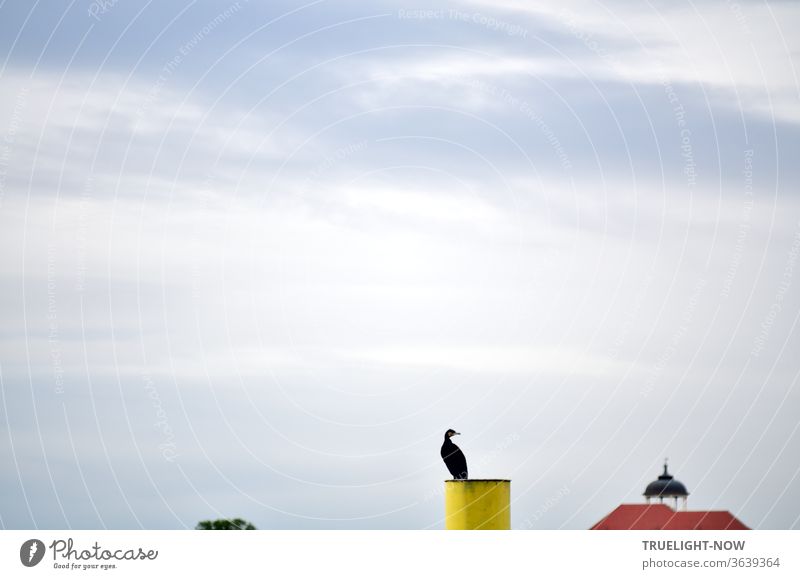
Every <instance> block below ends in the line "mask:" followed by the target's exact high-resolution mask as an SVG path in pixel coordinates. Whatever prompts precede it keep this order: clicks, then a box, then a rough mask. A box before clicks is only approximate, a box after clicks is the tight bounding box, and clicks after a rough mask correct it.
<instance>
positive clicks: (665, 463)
mask: <svg viewBox="0 0 800 579" xmlns="http://www.w3.org/2000/svg"><path fill="white" fill-rule="evenodd" d="M668 460H669V459H668V458H665V459H664V475H666V474H667V461H668Z"/></svg>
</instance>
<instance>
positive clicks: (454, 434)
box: [453, 432, 461, 436]
mask: <svg viewBox="0 0 800 579" xmlns="http://www.w3.org/2000/svg"><path fill="white" fill-rule="evenodd" d="M457 434H461V433H460V432H455V433H453V436H456V435H457Z"/></svg>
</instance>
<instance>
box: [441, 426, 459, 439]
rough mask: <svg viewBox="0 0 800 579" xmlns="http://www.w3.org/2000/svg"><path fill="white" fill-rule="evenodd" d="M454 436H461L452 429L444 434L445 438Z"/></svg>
mask: <svg viewBox="0 0 800 579" xmlns="http://www.w3.org/2000/svg"><path fill="white" fill-rule="evenodd" d="M456 434H461V433H460V432H456V431H455V430H453V429H452V428H451V429H450V430H448V431H447V432H445V433H444V437H445V438H453V437H454V436H455V435H456Z"/></svg>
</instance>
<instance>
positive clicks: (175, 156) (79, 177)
mask: <svg viewBox="0 0 800 579" xmlns="http://www.w3.org/2000/svg"><path fill="white" fill-rule="evenodd" d="M798 27H800V6H798V5H797V4H796V3H794V2H789V1H783V2H781V1H773V2H763V1H755V0H753V1H750V0H735V1H721V0H720V1H714V2H712V1H707V0H699V1H696V2H684V1H680V0H679V1H677V2H676V1H674V0H672V1H669V2H667V1H663V2H662V1H660V0H659V1H650V2H634V3H632V2H627V1H624V0H586V1H584V0H570V1H560V2H532V1H523V0H477V1H466V0H465V1H452V2H446V3H445V2H441V3H440V2H436V3H428V2H418V3H409V4H406V3H403V2H375V1H370V2H331V1H316V2H310V3H308V4H301V3H289V2H269V3H261V2H247V1H245V0H240V1H237V2H233V3H227V2H208V1H194V2H148V3H146V4H145V3H142V2H132V1H129V0H110V1H109V0H95V1H93V2H90V1H88V0H72V1H71V2H68V1H66V0H65V1H64V2H56V3H53V2H29V1H23V0H11V1H6V2H3V3H2V4H0V395H1V396H2V398H1V400H2V409H3V412H2V414H0V429H1V430H2V439H0V440H1V441H2V444H0V465H2V468H0V526H2V527H3V528H34V527H38V528H103V527H107V528H185V527H193V526H194V525H195V524H196V523H197V521H198V520H201V519H207V518H218V517H233V516H240V517H243V518H246V519H248V520H250V521H252V522H253V523H254V524H255V525H256V526H257V527H259V528H335V529H338V528H370V529H372V528H375V529H382V528H391V529H394V528H411V529H420V528H442V527H443V516H444V507H443V498H442V490H443V482H442V481H443V480H444V479H446V478H448V477H449V475H448V473H447V471H446V469H445V467H444V464H443V463H442V461H441V459H440V457H439V446H440V445H441V441H442V436H443V433H444V432H445V430H447V429H448V428H455V429H456V430H458V431H460V432H461V433H462V436H460V437H459V438H458V439H457V443H458V444H459V445H460V446H461V448H462V449H463V450H464V452H465V454H466V456H467V460H468V462H469V468H470V476H471V477H473V478H510V479H512V481H513V482H512V501H513V505H512V526H513V527H514V528H520V529H524V528H537V529H558V528H577V529H581V528H588V527H589V526H591V525H592V524H593V523H595V522H596V521H598V520H599V519H600V518H602V517H603V516H604V515H606V514H607V513H608V512H609V511H611V510H612V509H614V508H615V507H616V506H617V505H619V504H620V503H623V502H641V501H642V500H643V499H642V496H641V493H642V492H643V490H644V487H645V486H646V484H647V483H648V482H649V481H651V480H652V479H654V478H655V477H656V476H657V475H658V474H659V473H660V471H661V469H662V466H661V465H662V463H663V461H664V458H665V457H669V464H670V470H671V471H672V472H673V473H674V474H675V475H676V477H677V478H678V479H679V480H681V481H682V482H683V483H684V484H685V485H686V486H687V488H688V489H689V491H690V493H691V495H690V497H689V508H691V509H701V510H713V509H721V510H730V511H731V512H732V513H734V514H735V515H736V516H737V517H739V518H740V519H741V520H742V521H743V522H744V523H745V524H746V525H748V526H751V527H755V528H778V529H786V528H799V527H800V470H799V469H800V458H798V457H800V433H798V425H799V424H800V421H799V420H798V417H799V416H800V413H799V410H800V384H798V377H799V376H800V355H798V354H799V353H800V335H799V334H798V332H797V323H798V317H800V291H798V290H799V289H800V263H798V258H799V256H800V197H799V196H798V195H799V193H800V163H799V162H798V157H799V156H800V100H799V95H800V84H798V71H797V67H796V63H795V62H794V59H795V58H796V55H797V54H798V51H800V36H798V35H797V33H796V32H797V29H798Z"/></svg>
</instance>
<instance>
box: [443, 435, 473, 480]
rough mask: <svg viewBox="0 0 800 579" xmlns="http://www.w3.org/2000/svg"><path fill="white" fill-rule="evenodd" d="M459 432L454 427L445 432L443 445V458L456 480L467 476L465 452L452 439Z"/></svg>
mask: <svg viewBox="0 0 800 579" xmlns="http://www.w3.org/2000/svg"><path fill="white" fill-rule="evenodd" d="M456 434H459V433H458V432H456V431H455V430H453V429H452V428H451V429H450V430H448V431H447V432H445V433H444V444H443V445H442V459H443V460H444V464H445V466H446V467H447V470H449V471H450V474H451V475H453V478H454V479H456V480H465V479H466V478H467V459H466V458H465V457H464V453H463V452H461V449H460V448H458V447H457V446H456V445H455V444H453V441H452V440H450V439H451V438H452V437H453V436H455V435H456Z"/></svg>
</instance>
